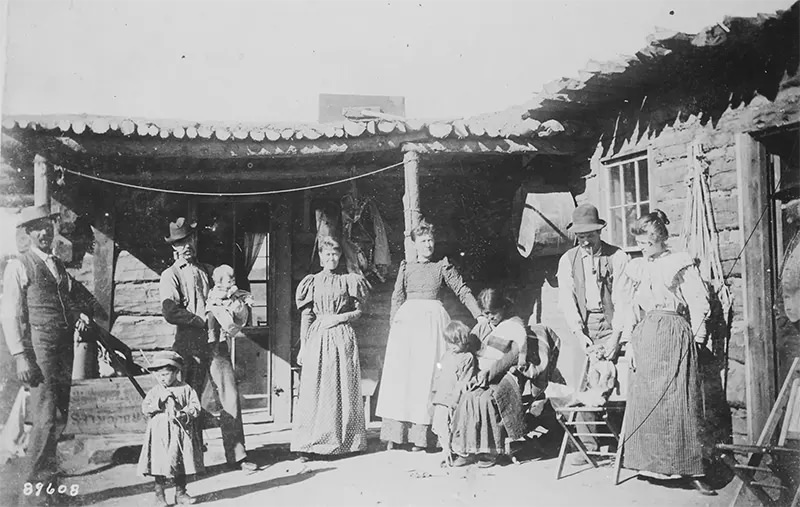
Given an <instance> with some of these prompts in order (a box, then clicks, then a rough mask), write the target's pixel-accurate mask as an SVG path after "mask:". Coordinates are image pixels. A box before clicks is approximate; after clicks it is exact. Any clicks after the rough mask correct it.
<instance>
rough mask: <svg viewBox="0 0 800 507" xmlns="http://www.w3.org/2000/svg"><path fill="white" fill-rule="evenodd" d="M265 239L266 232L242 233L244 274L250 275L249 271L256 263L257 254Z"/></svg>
mask: <svg viewBox="0 0 800 507" xmlns="http://www.w3.org/2000/svg"><path fill="white" fill-rule="evenodd" d="M266 238H267V233H266V232H245V233H244V267H245V273H247V275H248V276H249V275H250V270H252V269H253V265H254V264H255V263H256V258H257V257H258V252H260V251H261V247H262V246H263V245H264V240H265V239H266Z"/></svg>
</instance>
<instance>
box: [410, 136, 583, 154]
mask: <svg viewBox="0 0 800 507" xmlns="http://www.w3.org/2000/svg"><path fill="white" fill-rule="evenodd" d="M403 151H414V152H417V153H425V154H429V153H467V154H470V153H471V154H492V153H495V154H519V153H529V154H539V155H570V154H572V151H571V150H564V149H560V148H559V147H558V146H556V145H555V144H553V143H549V142H544V141H539V140H536V141H533V140H512V139H481V140H449V139H442V140H437V141H430V142H425V141H418V142H408V143H404V144H403Z"/></svg>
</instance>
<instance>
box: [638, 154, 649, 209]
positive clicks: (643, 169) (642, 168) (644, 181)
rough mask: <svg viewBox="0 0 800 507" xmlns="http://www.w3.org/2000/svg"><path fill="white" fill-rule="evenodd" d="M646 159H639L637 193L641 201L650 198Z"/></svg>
mask: <svg viewBox="0 0 800 507" xmlns="http://www.w3.org/2000/svg"><path fill="white" fill-rule="evenodd" d="M649 176H650V175H649V174H647V159H646V158H643V159H641V160H640V161H639V195H640V196H641V200H642V201H647V200H650V187H648V178H649Z"/></svg>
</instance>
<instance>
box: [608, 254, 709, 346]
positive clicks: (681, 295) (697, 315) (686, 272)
mask: <svg viewBox="0 0 800 507" xmlns="http://www.w3.org/2000/svg"><path fill="white" fill-rule="evenodd" d="M623 284H624V285H625V287H626V291H625V292H626V293H627V294H628V295H629V297H630V303H631V304H630V305H626V306H628V308H629V311H630V315H629V318H628V319H626V320H627V321H628V322H627V326H626V327H627V329H626V331H628V332H629V331H630V330H631V329H633V326H634V325H635V324H636V323H637V322H638V320H639V318H640V314H641V312H640V309H641V310H642V311H644V312H645V313H646V312H649V311H652V310H667V311H673V312H678V313H681V314H684V315H685V314H686V313H688V316H689V322H690V323H691V326H692V332H693V333H694V334H695V337H696V338H697V339H698V340H700V341H702V339H704V338H705V336H706V329H705V325H703V322H704V321H705V320H706V318H707V317H708V314H709V311H710V306H709V303H708V291H707V290H706V286H705V284H704V283H703V280H702V279H701V278H700V271H699V270H698V269H697V266H696V265H695V263H694V260H693V259H692V258H691V257H690V256H689V254H687V253H685V252H672V251H670V250H666V251H665V252H663V253H662V254H661V255H659V256H658V257H655V258H652V259H649V258H638V259H633V260H631V261H630V262H628V265H627V266H626V268H625V271H624V275H623Z"/></svg>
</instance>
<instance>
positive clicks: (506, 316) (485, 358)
mask: <svg viewBox="0 0 800 507" xmlns="http://www.w3.org/2000/svg"><path fill="white" fill-rule="evenodd" d="M478 304H479V305H480V307H481V309H482V310H483V314H484V315H485V316H486V317H487V319H488V322H484V321H482V322H479V323H478V324H477V325H476V326H475V328H474V329H473V330H472V332H473V334H474V335H475V336H477V337H478V339H480V341H481V347H480V349H479V350H478V353H477V354H476V355H477V357H478V367H479V369H480V371H479V372H478V375H477V377H476V378H475V380H474V381H473V383H472V386H471V388H470V390H468V391H466V392H464V393H463V394H462V396H461V398H460V400H459V403H458V405H457V406H456V409H455V412H454V413H453V418H452V424H451V432H452V434H451V449H452V451H453V453H454V454H455V455H456V456H455V458H454V459H453V461H452V463H453V466H465V465H468V464H470V463H472V462H474V461H475V460H476V459H477V460H478V461H479V466H482V467H490V466H492V465H494V464H495V461H496V459H497V456H498V455H499V454H502V453H504V452H505V440H506V438H511V439H518V438H521V437H522V436H523V434H524V431H525V425H524V421H523V413H522V397H521V393H520V387H519V383H518V381H517V379H516V378H515V376H514V375H513V374H512V373H511V372H510V370H511V369H512V368H513V367H517V368H519V369H521V370H522V369H525V353H524V351H525V349H526V348H527V347H526V345H525V344H526V341H527V333H526V331H525V324H524V323H523V322H522V319H520V318H519V317H515V316H512V315H511V301H510V300H509V299H508V298H507V297H505V295H504V294H503V292H502V291H500V290H498V289H485V290H484V291H482V292H481V293H480V296H479V297H478Z"/></svg>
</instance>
